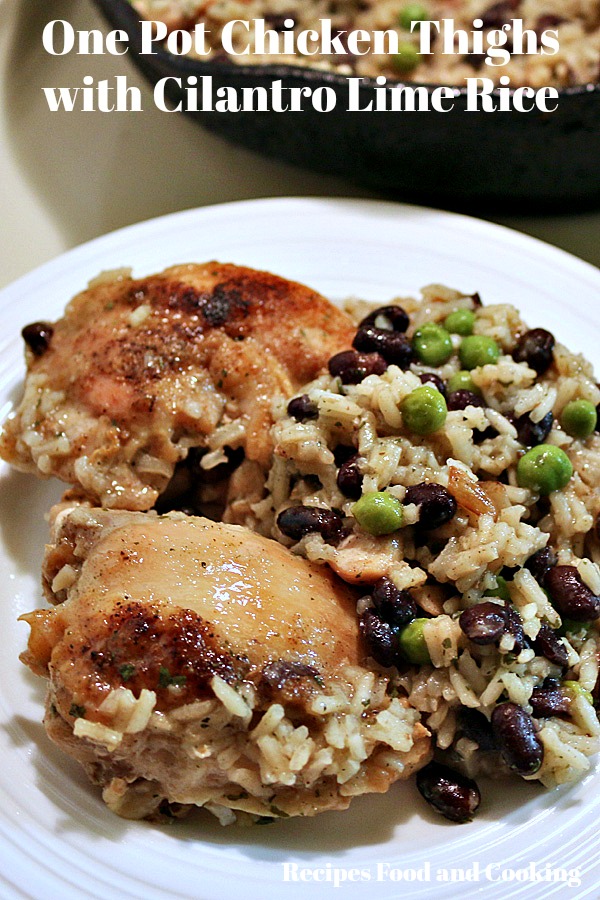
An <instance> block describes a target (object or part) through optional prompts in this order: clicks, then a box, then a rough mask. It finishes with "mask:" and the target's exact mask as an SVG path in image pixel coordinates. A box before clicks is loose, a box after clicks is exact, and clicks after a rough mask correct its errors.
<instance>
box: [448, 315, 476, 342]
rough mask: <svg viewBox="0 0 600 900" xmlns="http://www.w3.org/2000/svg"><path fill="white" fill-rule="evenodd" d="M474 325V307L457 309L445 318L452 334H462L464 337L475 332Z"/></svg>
mask: <svg viewBox="0 0 600 900" xmlns="http://www.w3.org/2000/svg"><path fill="white" fill-rule="evenodd" d="M474 325H475V313H474V312H473V310H472V309H455V310H454V312H451V313H450V315H448V316H446V319H445V320H444V327H445V328H447V329H448V331H449V332H450V334H460V335H462V337H467V335H469V334H473V326H474Z"/></svg>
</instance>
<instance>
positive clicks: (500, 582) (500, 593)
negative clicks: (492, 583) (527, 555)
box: [483, 575, 510, 603]
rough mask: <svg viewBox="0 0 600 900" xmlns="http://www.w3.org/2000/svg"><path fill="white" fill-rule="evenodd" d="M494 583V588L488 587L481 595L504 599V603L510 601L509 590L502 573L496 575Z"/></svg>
mask: <svg viewBox="0 0 600 900" xmlns="http://www.w3.org/2000/svg"><path fill="white" fill-rule="evenodd" d="M496 585H497V587H496V588H490V589H489V590H488V591H484V592H483V596H484V597H498V598H499V599H500V600H504V602H505V603H510V591H509V590H508V584H507V582H506V578H503V576H502V575H496Z"/></svg>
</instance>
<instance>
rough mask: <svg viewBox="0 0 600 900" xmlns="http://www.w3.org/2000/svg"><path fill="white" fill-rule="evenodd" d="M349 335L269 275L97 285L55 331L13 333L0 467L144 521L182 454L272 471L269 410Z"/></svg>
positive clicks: (230, 270)
mask: <svg viewBox="0 0 600 900" xmlns="http://www.w3.org/2000/svg"><path fill="white" fill-rule="evenodd" d="M352 336H353V327H352V323H351V321H350V319H349V317H347V316H346V315H345V314H344V313H343V312H341V311H340V310H339V309H337V308H336V307H335V306H333V305H332V304H331V303H330V302H329V301H327V300H326V299H325V298H323V297H321V296H320V295H319V294H317V293H315V292H314V291H312V290H310V289H309V288H307V287H304V286H303V285H300V284H297V283H295V282H291V281H287V280H285V279H283V278H279V277H277V276H275V275H271V274H268V273H265V272H258V271H255V270H253V269H248V268H243V267H240V266H234V265H223V264H220V263H217V262H210V263H206V264H204V265H191V264H190V265H181V266H174V267H172V268H170V269H167V270H165V271H164V272H162V273H161V274H158V275H152V276H150V277H147V278H142V279H138V280H135V279H132V278H131V277H129V275H126V274H123V273H121V274H118V273H113V274H112V275H111V274H110V273H108V274H107V275H105V276H104V277H101V278H99V279H96V281H95V282H93V283H91V284H90V286H89V287H88V289H87V290H85V291H83V292H82V293H81V294H79V295H77V296H76V297H75V298H74V299H73V300H72V301H71V302H70V303H69V305H68V306H67V309H66V311H65V314H64V316H63V318H62V319H60V320H59V321H58V322H56V323H55V324H53V325H50V324H48V323H34V325H32V326H29V327H28V328H26V329H24V337H25V340H26V343H27V368H28V373H27V378H26V384H25V394H24V398H23V400H22V402H21V404H20V406H19V408H18V410H17V412H16V415H15V416H14V417H13V418H11V419H9V421H8V422H7V423H6V425H5V428H4V433H3V435H2V437H1V439H0V455H2V457H3V458H4V459H5V460H7V461H8V462H10V463H12V464H13V465H15V466H17V467H18V468H19V469H21V470H23V471H26V472H35V473H36V474H38V475H43V476H50V475H55V476H58V477H59V478H61V479H62V480H64V481H66V482H68V483H70V484H72V485H74V486H75V487H76V488H77V489H78V490H79V491H81V492H83V494H84V495H85V496H87V497H89V498H91V499H92V500H93V501H94V502H96V503H99V504H100V505H102V506H104V507H108V508H113V509H115V508H117V509H132V510H145V509H150V508H151V507H152V506H153V505H154V504H155V502H156V499H157V497H158V495H159V494H160V493H161V492H162V491H163V490H164V488H165V486H166V485H167V483H168V481H169V479H170V478H171V476H172V475H173V472H174V469H175V465H176V463H178V462H179V461H180V460H182V459H183V458H185V457H186V455H187V454H188V451H189V448H196V447H198V448H202V450H203V459H202V466H204V467H205V468H206V469H208V470H210V469H211V468H213V467H216V466H218V465H219V464H220V463H224V462H226V460H227V450H228V448H231V449H233V450H236V451H238V452H239V453H240V454H241V455H244V456H245V459H246V461H247V466H250V467H255V469H254V470H251V471H250V472H249V473H247V475H248V476H249V478H250V480H252V479H253V478H257V477H258V475H257V473H260V471H262V470H264V469H265V468H266V467H267V465H268V462H269V456H270V452H271V439H270V435H269V428H270V425H271V421H272V420H271V406H272V403H273V401H274V399H276V398H277V397H281V396H283V397H289V396H290V395H291V394H292V393H293V392H294V391H296V390H297V389H298V388H299V387H300V386H301V385H302V384H304V383H306V382H308V381H310V380H311V379H312V378H314V377H315V376H316V375H317V374H318V373H319V371H320V370H321V369H322V368H323V367H324V366H325V365H326V363H327V360H328V358H329V357H330V356H331V355H332V354H334V353H336V352H337V351H339V350H340V349H343V348H345V347H347V346H349V345H350V342H351V340H352Z"/></svg>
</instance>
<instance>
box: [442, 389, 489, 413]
mask: <svg viewBox="0 0 600 900" xmlns="http://www.w3.org/2000/svg"><path fill="white" fill-rule="evenodd" d="M446 402H447V406H448V409H449V410H455V409H466V408H467V406H485V403H484V401H483V399H482V398H481V397H480V396H479V394H474V393H473V391H467V390H465V389H464V388H463V389H461V390H460V391H451V392H450V393H449V394H448V400H447V401H446Z"/></svg>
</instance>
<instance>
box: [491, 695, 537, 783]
mask: <svg viewBox="0 0 600 900" xmlns="http://www.w3.org/2000/svg"><path fill="white" fill-rule="evenodd" d="M492 731H493V734H494V738H495V739H496V743H497V744H498V747H499V748H500V753H501V754H502V758H503V759H504V762H505V763H506V764H507V766H508V767H509V769H512V771H513V772H516V773H517V775H534V774H535V773H536V772H537V771H538V769H539V768H540V766H541V765H542V760H543V758H544V745H543V744H542V742H541V740H540V738H539V737H538V734H537V732H536V730H535V723H534V721H533V719H532V718H531V716H530V715H529V714H528V713H527V712H525V710H524V709H523V707H522V706H518V705H517V704H516V703H500V705H499V706H497V707H496V708H495V709H494V711H493V713H492Z"/></svg>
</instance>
